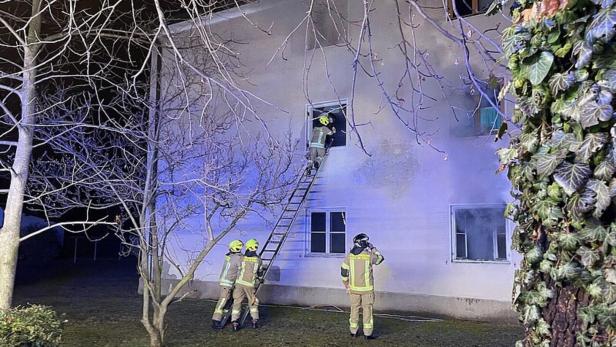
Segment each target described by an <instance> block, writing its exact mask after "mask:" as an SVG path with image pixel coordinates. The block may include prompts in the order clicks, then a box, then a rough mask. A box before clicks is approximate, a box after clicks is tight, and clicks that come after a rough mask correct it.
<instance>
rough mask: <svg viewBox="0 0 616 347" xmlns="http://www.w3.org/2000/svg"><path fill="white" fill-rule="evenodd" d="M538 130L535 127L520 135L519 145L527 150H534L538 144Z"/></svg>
mask: <svg viewBox="0 0 616 347" xmlns="http://www.w3.org/2000/svg"><path fill="white" fill-rule="evenodd" d="M538 134H539V132H538V131H537V130H536V129H535V130H534V131H532V132H529V133H523V134H522V135H520V137H519V139H520V146H522V148H524V149H525V150H526V151H527V152H534V151H535V150H536V149H537V145H538V144H539V136H538Z"/></svg>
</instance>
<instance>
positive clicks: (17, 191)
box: [0, 0, 41, 310]
mask: <svg viewBox="0 0 616 347" xmlns="http://www.w3.org/2000/svg"><path fill="white" fill-rule="evenodd" d="M40 8H41V1H40V0H33V1H32V16H31V21H30V25H29V27H28V37H27V39H26V45H24V47H23V59H24V60H23V73H22V78H23V82H22V85H21V88H20V92H21V93H20V98H21V120H20V123H19V125H18V133H19V135H18V136H19V138H18V141H17V148H16V152H15V159H14V161H13V166H12V170H11V183H10V186H9V194H8V197H7V202H6V209H5V212H4V226H3V227H2V229H1V230H0V310H6V309H9V308H10V307H11V304H12V301H13V288H14V285H15V271H16V269H17V252H18V249H19V237H20V235H19V230H20V227H21V214H22V210H23V203H24V192H25V190H26V182H27V181H28V167H29V166H30V158H31V155H32V136H33V130H34V124H35V123H36V118H35V112H36V86H35V84H34V82H35V80H36V56H37V53H38V49H39V45H38V44H37V41H38V38H39V36H40V31H41V16H40V15H39V11H40Z"/></svg>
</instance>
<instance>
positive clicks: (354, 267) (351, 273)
mask: <svg viewBox="0 0 616 347" xmlns="http://www.w3.org/2000/svg"><path fill="white" fill-rule="evenodd" d="M354 250H356V249H353V250H351V253H349V254H347V256H346V257H345V258H344V262H343V263H342V265H341V267H340V274H341V275H342V281H343V282H345V283H348V284H349V289H350V290H351V291H354V292H369V291H373V290H374V277H373V274H372V266H373V265H378V264H380V263H382V262H383V260H384V258H383V256H382V255H381V253H379V251H378V250H377V249H376V248H372V249H368V248H364V249H363V250H361V252H353V251H354Z"/></svg>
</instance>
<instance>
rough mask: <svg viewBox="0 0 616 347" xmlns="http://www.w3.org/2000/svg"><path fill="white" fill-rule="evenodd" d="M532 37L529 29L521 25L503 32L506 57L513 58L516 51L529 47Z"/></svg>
mask: <svg viewBox="0 0 616 347" xmlns="http://www.w3.org/2000/svg"><path fill="white" fill-rule="evenodd" d="M531 37H532V35H531V33H530V32H529V31H528V29H527V28H524V27H523V26H521V25H517V26H510V27H508V28H506V29H504V30H503V49H504V51H505V55H506V56H511V55H512V54H513V53H515V52H516V51H519V50H521V49H523V48H525V47H526V46H527V45H528V41H530V39H531Z"/></svg>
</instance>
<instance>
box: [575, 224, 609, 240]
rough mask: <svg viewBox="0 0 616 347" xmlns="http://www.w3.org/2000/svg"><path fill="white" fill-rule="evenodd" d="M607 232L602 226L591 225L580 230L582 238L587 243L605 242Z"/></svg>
mask: <svg viewBox="0 0 616 347" xmlns="http://www.w3.org/2000/svg"><path fill="white" fill-rule="evenodd" d="M606 235H607V230H606V229H605V228H604V227H603V226H601V225H590V226H587V227H585V228H584V229H582V230H580V236H581V237H582V238H583V239H584V241H587V242H600V241H603V240H605V237H606Z"/></svg>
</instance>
